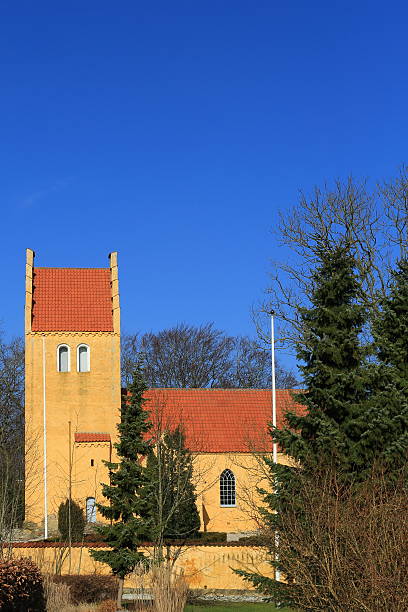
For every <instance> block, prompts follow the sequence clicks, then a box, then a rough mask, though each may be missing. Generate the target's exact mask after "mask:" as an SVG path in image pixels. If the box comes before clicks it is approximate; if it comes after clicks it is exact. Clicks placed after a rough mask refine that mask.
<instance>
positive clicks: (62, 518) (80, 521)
mask: <svg viewBox="0 0 408 612" xmlns="http://www.w3.org/2000/svg"><path fill="white" fill-rule="evenodd" d="M70 507H71V542H81V541H82V538H83V536H84V529H85V517H84V512H83V510H82V508H81V506H79V505H78V504H77V503H75V502H74V501H73V500H72V499H71V501H69V499H67V500H66V501H65V502H62V504H60V507H59V508H58V530H59V532H60V534H61V537H62V539H63V540H64V541H66V542H67V541H68V540H69V518H70V516H69V515H70Z"/></svg>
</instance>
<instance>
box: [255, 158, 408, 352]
mask: <svg viewBox="0 0 408 612" xmlns="http://www.w3.org/2000/svg"><path fill="white" fill-rule="evenodd" d="M275 235H276V238H277V241H278V244H279V246H280V250H281V252H282V254H283V258H284V259H282V260H280V261H274V262H272V272H271V282H270V284H269V288H268V290H267V294H268V297H267V299H266V300H265V303H264V304H262V305H261V306H260V307H259V308H257V309H255V313H254V318H255V321H256V324H257V328H258V333H259V335H260V337H261V338H263V340H264V341H267V340H268V332H267V331H266V333H265V331H264V325H263V320H264V319H265V317H264V316H263V317H262V316H259V312H269V311H270V310H273V311H274V312H275V313H276V316H277V319H278V321H279V329H278V333H277V337H278V338H279V340H280V342H281V343H282V345H283V346H286V347H293V345H294V343H295V342H296V341H298V339H299V337H300V336H301V320H300V316H299V315H300V308H301V307H303V306H307V305H308V303H309V302H308V296H309V295H310V293H311V279H312V272H313V270H314V268H315V264H316V261H317V260H318V253H319V251H321V250H326V251H327V250H330V249H334V248H336V246H338V245H339V244H340V243H342V242H344V241H347V243H348V244H349V245H350V246H351V250H352V252H353V254H354V256H355V258H356V263H357V272H358V274H359V276H360V280H361V286H362V291H361V295H360V299H361V303H362V304H364V305H365V306H366V307H367V309H368V312H371V313H374V314H375V312H376V310H377V308H378V305H379V300H380V298H381V297H382V296H383V295H384V294H385V292H386V290H387V285H388V281H389V272H390V270H391V268H392V266H393V263H394V261H395V259H396V258H398V257H400V256H401V255H403V254H406V252H407V246H408V169H407V167H405V166H403V167H402V168H401V170H400V172H399V174H398V175H397V176H396V177H394V178H392V179H391V180H388V181H384V182H382V183H379V184H377V185H370V184H369V183H368V182H366V181H358V180H355V179H354V178H353V177H349V178H348V179H347V180H346V181H340V180H338V181H335V182H334V184H332V185H324V187H323V188H318V187H316V188H315V189H314V191H313V193H311V194H310V195H307V194H305V193H300V197H299V201H298V203H297V204H296V205H295V206H293V207H292V209H290V210H289V211H285V212H281V213H280V216H279V223H278V227H277V229H276V232H275Z"/></svg>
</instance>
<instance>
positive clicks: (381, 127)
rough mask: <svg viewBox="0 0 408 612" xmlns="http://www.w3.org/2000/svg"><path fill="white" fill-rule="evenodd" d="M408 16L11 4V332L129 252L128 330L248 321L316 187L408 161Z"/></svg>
mask: <svg viewBox="0 0 408 612" xmlns="http://www.w3.org/2000/svg"><path fill="white" fill-rule="evenodd" d="M407 17H408V9H407V7H406V4H405V3H403V2H387V3H385V2H381V3H380V2H356V1H353V2H347V1H343V2H330V3H328V2H320V1H317V2H301V1H292V2H291V1H289V2H280V3H278V2H271V1H268V2H263V1H257V2H243V1H239V0H235V1H234V2H232V1H231V2H224V1H221V0H218V1H217V2H213V1H211V0H210V1H208V2H180V1H178V0H174V1H173V2H144V3H142V2H128V1H125V2H117V3H113V2H105V1H98V2H93V1H86V2H83V1H81V2H76V1H71V2H69V3H68V2H67V3H59V2H46V1H43V2H41V1H40V2H37V3H32V2H18V1H16V2H4V3H2V6H1V8H0V58H1V62H0V79H1V80H0V84H1V96H0V111H1V138H0V157H1V158H0V172H1V181H0V206H1V217H0V218H1V225H2V232H1V241H2V248H1V252H2V257H1V260H2V261H1V263H2V266H1V269H2V281H1V286H2V288H3V291H2V295H1V302H0V319H1V320H2V325H3V328H4V330H5V331H6V333H7V335H8V336H12V335H15V334H21V333H22V332H23V307H24V256H25V253H24V251H25V248H26V247H31V248H33V249H34V250H35V251H36V263H37V265H40V266H72V267H75V266H78V267H103V266H106V265H107V254H108V252H109V251H111V250H117V251H119V264H120V282H121V300H122V323H123V325H122V327H123V330H124V331H137V330H141V331H147V330H159V329H162V328H164V327H167V326H170V325H174V324H176V323H177V322H181V321H185V322H188V323H192V324H199V323H201V322H206V321H214V323H215V325H216V326H217V327H219V328H221V329H225V330H226V331H228V332H230V333H234V334H238V333H249V334H251V333H253V326H252V322H251V316H250V310H251V306H252V304H253V303H256V302H257V301H258V300H259V299H262V296H263V291H264V289H265V288H266V287H267V285H268V270H269V269H270V265H271V264H270V261H271V260H273V259H277V258H279V256H280V255H281V254H282V253H281V251H280V249H279V247H278V245H277V241H276V238H275V237H274V236H273V234H272V230H273V228H274V227H276V222H277V212H278V210H285V208H287V207H289V206H291V205H292V204H294V203H295V202H296V201H297V198H298V192H299V189H303V190H305V191H308V190H310V189H311V188H312V187H313V186H314V185H315V184H321V183H322V182H323V181H324V180H329V181H330V180H331V179H333V178H336V177H345V176H347V175H348V174H349V173H353V174H354V175H355V176H357V177H368V178H369V179H371V180H376V179H381V178H386V177H388V176H390V175H393V174H395V173H396V171H397V169H398V167H399V166H400V165H401V164H402V163H404V162H406V161H407V156H406V146H407V142H408V126H407V114H408V110H407V109H408V99H407V98H408V84H407V59H408V58H407V45H406V30H407Z"/></svg>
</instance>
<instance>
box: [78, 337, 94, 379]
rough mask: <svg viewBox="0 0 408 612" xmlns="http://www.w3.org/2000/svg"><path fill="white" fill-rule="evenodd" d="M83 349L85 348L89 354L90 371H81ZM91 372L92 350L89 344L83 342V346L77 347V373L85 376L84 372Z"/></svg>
mask: <svg viewBox="0 0 408 612" xmlns="http://www.w3.org/2000/svg"><path fill="white" fill-rule="evenodd" d="M83 347H85V348H86V349H87V352H88V369H87V370H80V369H79V349H80V348H83ZM90 371H91V349H90V346H89V344H84V343H83V342H81V344H78V346H77V372H79V373H80V374H83V373H84V372H90Z"/></svg>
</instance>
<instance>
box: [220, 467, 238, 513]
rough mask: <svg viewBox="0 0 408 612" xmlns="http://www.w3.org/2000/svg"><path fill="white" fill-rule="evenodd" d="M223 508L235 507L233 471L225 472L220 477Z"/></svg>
mask: <svg viewBox="0 0 408 612" xmlns="http://www.w3.org/2000/svg"><path fill="white" fill-rule="evenodd" d="M220 504H221V506H235V476H234V474H233V473H232V472H231V470H224V471H223V473H222V474H221V476H220Z"/></svg>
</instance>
